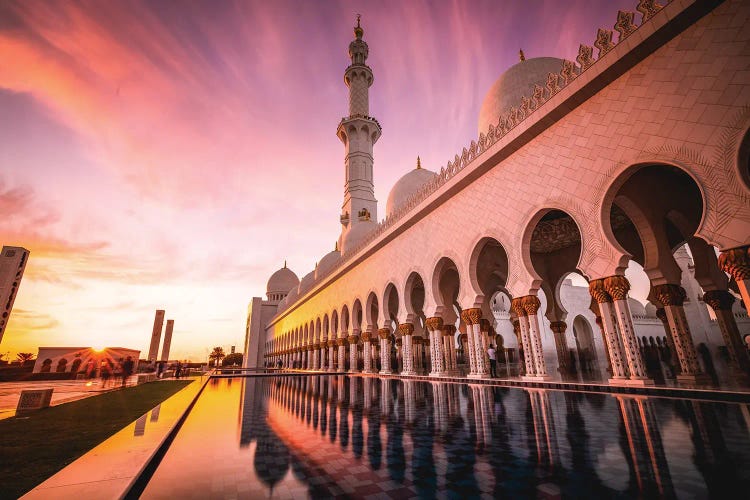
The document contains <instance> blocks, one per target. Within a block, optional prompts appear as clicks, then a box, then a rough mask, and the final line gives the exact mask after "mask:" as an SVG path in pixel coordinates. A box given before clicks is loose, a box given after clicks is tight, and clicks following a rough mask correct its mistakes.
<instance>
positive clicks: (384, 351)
mask: <svg viewBox="0 0 750 500" xmlns="http://www.w3.org/2000/svg"><path fill="white" fill-rule="evenodd" d="M378 336H379V337H380V374H381V375H390V374H391V373H393V372H392V371H391V330H390V328H381V329H379V330H378Z"/></svg>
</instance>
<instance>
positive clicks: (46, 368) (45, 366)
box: [39, 358, 52, 373]
mask: <svg viewBox="0 0 750 500" xmlns="http://www.w3.org/2000/svg"><path fill="white" fill-rule="evenodd" d="M51 368H52V360H51V359H49V358H47V359H45V360H44V361H42V368H41V369H40V370H39V371H40V372H42V373H49V372H50V369H51Z"/></svg>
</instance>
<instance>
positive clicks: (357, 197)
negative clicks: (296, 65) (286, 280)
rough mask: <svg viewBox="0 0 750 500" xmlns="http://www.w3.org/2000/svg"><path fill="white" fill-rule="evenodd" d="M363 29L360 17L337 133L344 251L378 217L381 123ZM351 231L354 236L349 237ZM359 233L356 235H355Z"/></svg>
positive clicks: (355, 32)
mask: <svg viewBox="0 0 750 500" xmlns="http://www.w3.org/2000/svg"><path fill="white" fill-rule="evenodd" d="M363 34H364V30H362V27H361V26H360V23H359V17H358V18H357V27H356V28H354V36H355V39H354V40H353V41H352V42H351V43H350V44H349V57H350V58H351V64H350V65H349V67H347V68H346V71H345V72H344V82H345V83H346V86H347V87H349V116H347V117H345V118H344V119H342V120H341V123H339V126H338V129H337V131H336V135H337V136H338V138H339V139H340V140H341V142H343V143H344V148H345V160H344V162H345V171H346V179H345V184H344V203H343V206H342V207H341V226H342V227H341V240H340V241H339V248H340V249H341V251H342V252H345V251H346V250H348V249H349V244H356V241H354V240H355V239H356V238H358V237H360V236H361V235H362V234H361V229H360V230H355V227H357V226H359V225H362V226H363V227H365V228H368V229H366V231H365V232H367V231H369V228H370V227H372V226H374V223H373V221H376V220H377V216H378V213H377V210H378V204H377V203H378V202H377V200H375V186H374V184H373V154H372V149H373V145H374V144H375V142H377V140H378V139H379V138H380V134H381V129H380V124H379V123H378V122H377V120H375V119H374V118H371V117H370V116H369V115H370V96H369V88H370V85H372V82H373V74H372V69H370V67H369V66H367V64H366V61H367V56H368V54H369V48H368V46H367V43H366V42H365V41H364V40H363V39H362V35H363ZM350 233H351V236H350ZM355 235H356V236H355Z"/></svg>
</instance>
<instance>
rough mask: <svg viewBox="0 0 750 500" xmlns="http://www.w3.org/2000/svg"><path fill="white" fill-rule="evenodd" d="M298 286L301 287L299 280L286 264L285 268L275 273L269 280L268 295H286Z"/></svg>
mask: <svg viewBox="0 0 750 500" xmlns="http://www.w3.org/2000/svg"><path fill="white" fill-rule="evenodd" d="M297 285H299V278H298V277H297V275H296V274H294V272H293V271H292V270H291V269H289V268H288V267H286V263H285V264H284V267H282V268H281V269H279V270H278V271H276V272H275V273H273V274H272V275H271V277H270V278H269V279H268V284H267V285H266V295H268V294H283V295H286V294H287V293H289V290H291V289H292V288H294V287H296V286H297Z"/></svg>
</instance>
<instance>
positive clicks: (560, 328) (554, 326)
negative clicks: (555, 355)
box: [549, 321, 568, 334]
mask: <svg viewBox="0 0 750 500" xmlns="http://www.w3.org/2000/svg"><path fill="white" fill-rule="evenodd" d="M549 327H550V329H551V330H552V331H553V332H555V333H557V334H561V333H565V330H567V328H568V324H567V323H565V321H553V322H551V323H550V324H549Z"/></svg>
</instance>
